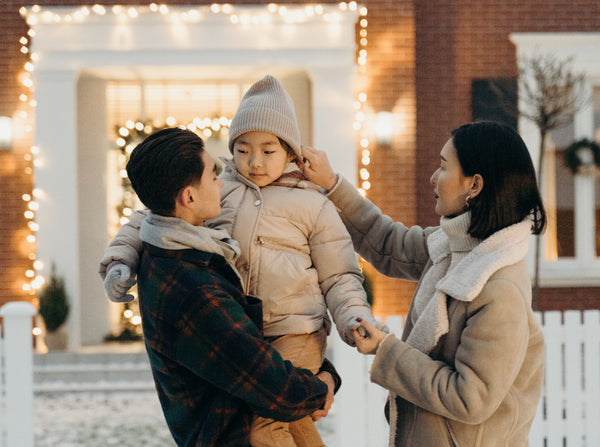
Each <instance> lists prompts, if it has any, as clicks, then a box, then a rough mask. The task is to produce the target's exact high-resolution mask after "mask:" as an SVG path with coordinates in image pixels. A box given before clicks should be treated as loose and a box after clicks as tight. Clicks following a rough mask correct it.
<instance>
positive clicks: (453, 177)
mask: <svg viewBox="0 0 600 447" xmlns="http://www.w3.org/2000/svg"><path fill="white" fill-rule="evenodd" d="M472 180H473V177H465V176H464V175H463V172H462V167H461V166H460V163H459V161H458V155H457V154H456V148H455V147H454V143H453V142H452V138H451V139H449V140H448V141H447V142H446V144H445V145H444V147H443V148H442V151H441V152H440V167H439V168H437V170H436V171H435V172H434V173H433V175H432V176H431V179H430V180H429V182H430V183H431V186H433V192H434V194H435V212H436V213H437V214H438V215H440V216H445V217H452V216H456V215H458V214H460V213H462V212H464V211H465V209H466V205H467V203H466V198H467V196H468V195H469V191H470V188H471V184H472Z"/></svg>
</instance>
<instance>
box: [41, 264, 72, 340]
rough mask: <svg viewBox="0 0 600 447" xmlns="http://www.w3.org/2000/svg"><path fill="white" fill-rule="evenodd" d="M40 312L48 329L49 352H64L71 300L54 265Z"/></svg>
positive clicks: (44, 291) (45, 287)
mask: <svg viewBox="0 0 600 447" xmlns="http://www.w3.org/2000/svg"><path fill="white" fill-rule="evenodd" d="M38 299H39V306H40V309H39V312H40V316H41V317H42V320H44V325H45V327H46V336H45V342H46V346H47V347H48V350H49V351H52V350H64V349H66V347H67V334H66V333H65V332H64V330H63V328H62V326H63V324H64V323H65V321H66V320H67V317H68V316H69V300H68V298H67V292H66V290H65V283H64V280H63V279H62V278H61V277H59V276H58V275H57V274H56V269H55V266H54V264H52V271H51V273H50V278H49V280H48V282H47V283H46V284H45V285H44V286H43V287H42V289H41V291H40V294H39V297H38Z"/></svg>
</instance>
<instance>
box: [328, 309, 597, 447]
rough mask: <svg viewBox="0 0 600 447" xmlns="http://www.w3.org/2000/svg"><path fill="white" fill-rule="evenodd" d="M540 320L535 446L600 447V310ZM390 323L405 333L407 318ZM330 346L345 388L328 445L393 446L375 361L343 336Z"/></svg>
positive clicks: (553, 314) (531, 439)
mask: <svg viewBox="0 0 600 447" xmlns="http://www.w3.org/2000/svg"><path fill="white" fill-rule="evenodd" d="M536 317H537V318H538V321H539V322H540V324H541V325H542V328H543V331H544V335H545V339H546V346H545V353H546V368H545V377H544V387H543V392H542V399H541V400H540V405H539V407H538V411H537V415H536V418H535V420H534V422H533V425H532V428H531V432H530V436H529V445H530V446H531V447H600V311H598V310H588V311H584V312H580V311H566V312H554V311H553V312H545V313H544V314H543V315H542V314H541V313H536ZM386 324H387V325H388V326H389V327H390V328H391V329H392V331H393V332H395V333H396V334H401V332H402V317H388V318H387V319H386ZM330 342H333V343H332V344H333V346H331V355H332V357H333V359H334V363H335V365H336V368H337V369H338V370H339V372H340V375H341V376H342V380H343V386H342V388H341V389H340V392H339V393H338V395H337V396H336V401H335V403H334V414H333V418H331V421H330V422H329V421H327V422H326V419H325V420H324V422H322V425H323V429H324V431H327V430H329V431H331V432H333V434H332V436H331V437H330V438H329V439H328V441H329V444H328V445H329V446H330V447H345V446H348V445H353V446H365V447H367V446H368V447H378V446H381V447H384V446H387V445H388V433H389V428H388V425H387V423H386V422H385V419H384V415H383V407H384V403H385V400H386V396H387V391H385V390H384V389H382V388H381V387H379V386H377V385H375V384H372V383H370V382H369V379H368V377H369V370H370V367H371V364H372V361H373V357H372V356H362V355H360V354H358V353H357V352H356V350H355V349H352V348H349V347H348V346H346V345H345V344H344V343H343V342H342V341H340V339H339V337H337V336H336V337H330ZM327 419H329V418H327ZM328 423H329V424H332V425H333V426H332V427H328V426H327V424H328Z"/></svg>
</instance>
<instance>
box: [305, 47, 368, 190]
mask: <svg viewBox="0 0 600 447" xmlns="http://www.w3.org/2000/svg"><path fill="white" fill-rule="evenodd" d="M354 72H355V68H354V65H353V60H352V58H350V62H349V64H348V65H341V66H336V67H324V68H321V67H318V68H311V69H310V73H309V74H310V77H311V79H312V103H313V129H314V145H315V148H316V149H319V150H322V151H325V152H327V157H328V158H329V161H330V162H331V166H332V167H333V169H334V170H335V171H336V172H339V173H340V174H342V175H343V176H344V177H346V178H347V179H348V180H349V181H351V182H352V183H356V175H357V174H356V169H357V168H356V151H357V146H356V131H355V130H354V129H353V127H352V124H353V122H354V107H353V103H354Z"/></svg>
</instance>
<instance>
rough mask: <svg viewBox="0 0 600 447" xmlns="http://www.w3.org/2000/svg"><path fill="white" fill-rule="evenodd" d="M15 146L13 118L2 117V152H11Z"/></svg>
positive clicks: (0, 134)
mask: <svg viewBox="0 0 600 447" xmlns="http://www.w3.org/2000/svg"><path fill="white" fill-rule="evenodd" d="M12 144H13V125H12V118H10V117H8V116H0V150H10V149H11V148H12Z"/></svg>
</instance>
